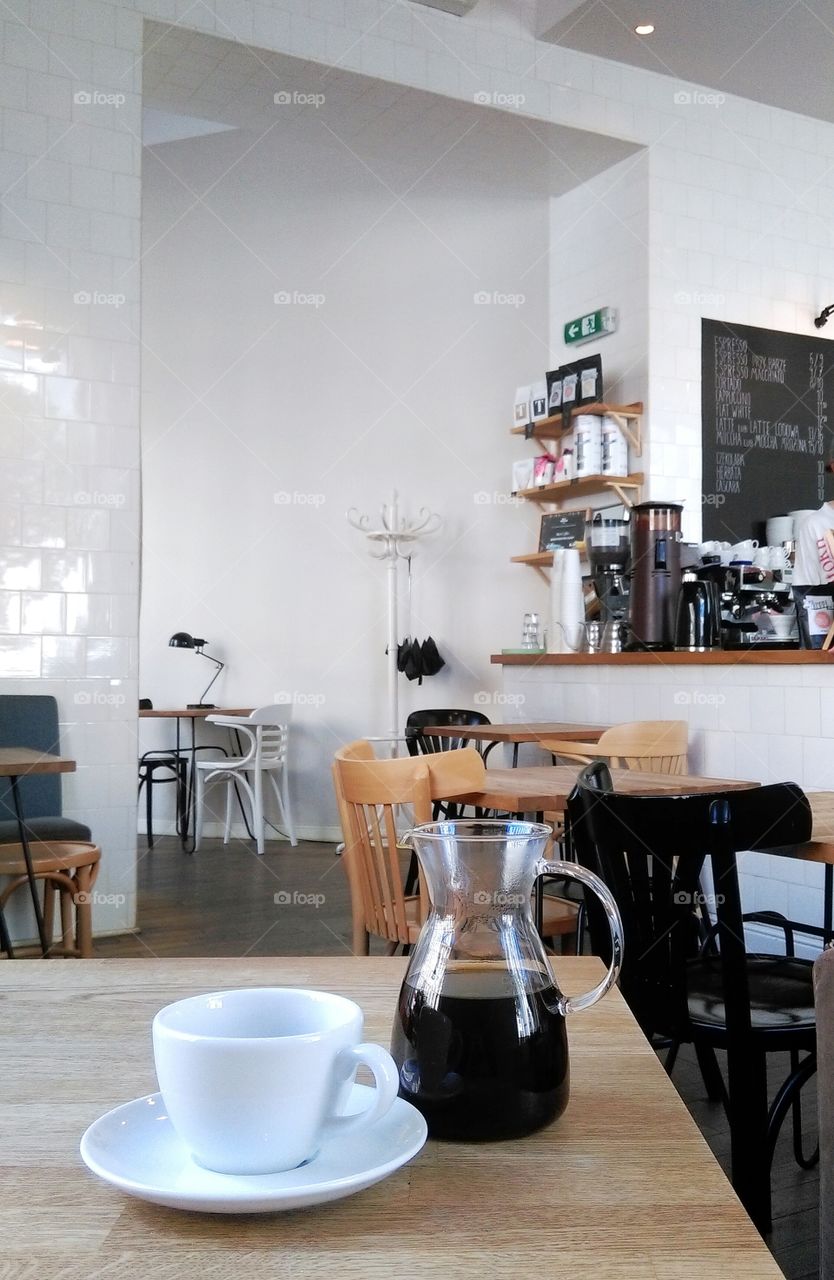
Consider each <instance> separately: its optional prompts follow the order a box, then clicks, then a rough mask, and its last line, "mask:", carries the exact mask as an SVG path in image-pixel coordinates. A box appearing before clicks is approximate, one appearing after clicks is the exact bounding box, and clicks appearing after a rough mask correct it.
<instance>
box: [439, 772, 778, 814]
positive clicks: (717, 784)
mask: <svg viewBox="0 0 834 1280" xmlns="http://www.w3.org/2000/svg"><path fill="white" fill-rule="evenodd" d="M579 772H580V767H579V766H578V765H575V764H574V765H532V766H531V767H530V768H523V769H487V771H486V785H485V787H484V789H483V790H482V791H476V792H469V793H468V794H467V795H454V796H444V797H443V799H444V800H457V801H459V802H461V803H465V804H474V805H480V806H481V807H482V808H484V809H501V810H504V811H506V812H508V813H528V812H534V811H535V812H538V811H539V810H545V809H546V810H557V811H561V810H563V809H564V808H565V805H566V804H567V801H568V796H569V795H570V793H571V792H572V791H573V788H574V787H575V786H576V779H577V777H578V775H579ZM611 777H612V779H613V782H614V790H615V791H621V792H626V793H627V794H629V795H657V794H659V793H663V794H665V795H676V794H677V793H679V792H680V793H686V792H690V791H736V790H743V789H745V788H747V787H756V786H758V785H759V784H758V783H757V782H741V781H739V779H738V778H702V777H699V776H698V775H696V774H685V773H680V774H669V773H645V772H643V771H642V770H637V769H612V770H611Z"/></svg>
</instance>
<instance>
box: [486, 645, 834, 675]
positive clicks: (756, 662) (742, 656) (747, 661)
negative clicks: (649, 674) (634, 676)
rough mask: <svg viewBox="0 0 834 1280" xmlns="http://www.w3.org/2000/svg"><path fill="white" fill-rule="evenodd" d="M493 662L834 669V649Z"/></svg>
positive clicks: (520, 657) (497, 657) (519, 656)
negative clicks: (815, 666) (815, 667)
mask: <svg viewBox="0 0 834 1280" xmlns="http://www.w3.org/2000/svg"><path fill="white" fill-rule="evenodd" d="M490 662H491V663H494V664H495V665H496V666H504V667H635V666H643V667H646V666H649V665H651V664H652V663H655V664H659V665H660V666H664V667H670V666H671V667H734V666H738V665H743V666H751V665H753V666H760V667H766V666H777V667H794V666H805V665H806V664H808V665H813V664H816V665H817V666H822V665H824V664H825V663H828V664H829V666H831V668H832V670H834V651H831V652H829V653H823V652H822V651H821V650H820V649H753V650H750V649H710V650H709V651H708V652H706V653H683V652H682V653H675V652H674V650H658V651H655V652H652V653H534V654H527V653H493V654H492V655H491V657H490Z"/></svg>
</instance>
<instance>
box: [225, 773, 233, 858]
mask: <svg viewBox="0 0 834 1280" xmlns="http://www.w3.org/2000/svg"><path fill="white" fill-rule="evenodd" d="M233 794H234V782H233V781H232V779H231V778H227V779H226V822H225V825H224V827H223V843H224V844H228V843H229V840H230V838H231V834H232V796H233Z"/></svg>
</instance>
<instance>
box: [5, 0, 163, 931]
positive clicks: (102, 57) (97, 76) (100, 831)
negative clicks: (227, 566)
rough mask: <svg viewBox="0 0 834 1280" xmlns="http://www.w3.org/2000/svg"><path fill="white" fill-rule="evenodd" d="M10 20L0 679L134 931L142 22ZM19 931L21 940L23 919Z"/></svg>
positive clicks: (61, 6) (103, 908)
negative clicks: (55, 766) (43, 746)
mask: <svg viewBox="0 0 834 1280" xmlns="http://www.w3.org/2000/svg"><path fill="white" fill-rule="evenodd" d="M13 10H15V5H14V3H13V4H12V5H11V6H8V7H5V8H4V15H3V16H4V21H3V23H2V57H1V58H0V102H2V105H3V115H2V134H0V138H1V139H2V147H1V149H0V187H2V191H3V201H2V215H0V326H1V327H0V458H2V472H3V486H2V507H0V529H1V530H2V542H3V549H2V553H0V555H2V560H0V587H2V593H1V594H0V632H1V633H2V634H0V676H2V677H3V680H2V690H3V692H39V693H50V694H54V695H55V697H56V698H57V700H58V704H59V708H60V720H61V746H62V749H63V751H64V752H65V753H66V754H68V755H71V756H73V757H75V758H76V759H77V761H78V771H77V773H75V774H74V775H69V776H66V777H65V778H64V780H63V794H64V811H65V812H66V813H67V814H68V815H69V816H72V817H77V818H79V819H82V820H83V821H84V822H86V823H88V824H89V825H90V827H91V828H92V831H93V837H94V839H95V840H96V841H97V842H98V843H99V844H100V845H101V847H102V849H103V852H104V858H103V861H102V871H101V875H100V878H99V881H98V885H97V893H98V895H99V896H98V898H97V900H96V903H95V906H94V919H95V927H96V928H97V929H98V930H102V931H103V930H108V929H118V928H121V927H124V926H125V925H129V924H131V923H132V922H133V919H134V913H135V894H134V882H135V834H134V831H135V824H134V821H133V803H134V801H133V796H134V788H135V756H136V736H135V709H136V697H137V691H136V679H135V672H136V635H137V625H138V624H137V615H138V536H139V420H138V395H139V340H138V335H139V292H138V270H137V264H138V253H139V249H138V246H139V171H140V155H141V142H140V136H141V103H140V95H139V91H138V90H139V86H140V66H141V63H140V56H141V21H140V19H139V17H138V16H137V15H128V14H123V15H120V20H119V22H118V23H117V21H116V16H117V15H116V9H115V7H113V6H108V5H100V4H93V3H90V4H86V3H76V4H75V5H72V4H69V5H68V4H65V3H59V2H56V3H41V4H37V5H35V4H33V5H29V4H28V3H25V4H24V3H20V4H18V5H17V7H16V12H17V13H18V14H19V17H20V19H21V20H20V21H16V20H15V18H14V17H13ZM17 926H18V932H19V933H21V934H26V933H29V932H31V928H30V926H29V922H28V921H27V920H26V919H25V917H24V916H23V915H21V917H20V919H19V920H18V921H17Z"/></svg>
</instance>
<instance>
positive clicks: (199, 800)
mask: <svg viewBox="0 0 834 1280" xmlns="http://www.w3.org/2000/svg"><path fill="white" fill-rule="evenodd" d="M196 773H197V796H196V809H195V813H194V852H195V853H197V852H198V850H199V848H200V845H201V844H202V841H203V809H204V806H205V801H206V780H205V778H204V776H203V771H202V769H199V768H198V769H197V770H196Z"/></svg>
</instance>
